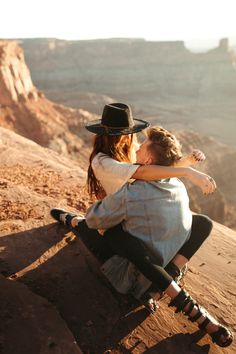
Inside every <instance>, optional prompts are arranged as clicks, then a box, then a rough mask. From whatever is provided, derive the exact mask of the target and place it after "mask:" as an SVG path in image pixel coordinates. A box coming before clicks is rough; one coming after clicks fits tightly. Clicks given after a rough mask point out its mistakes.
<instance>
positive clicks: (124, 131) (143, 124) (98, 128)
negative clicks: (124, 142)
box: [85, 119, 150, 135]
mask: <svg viewBox="0 0 236 354" xmlns="http://www.w3.org/2000/svg"><path fill="white" fill-rule="evenodd" d="M134 123H135V124H134V126H133V127H131V128H112V127H104V126H103V125H102V124H101V119H98V120H93V121H91V122H89V123H87V124H86V126H85V128H86V129H87V130H89V131H90V132H91V133H94V134H97V135H128V134H134V133H138V132H140V131H142V130H144V129H146V128H148V127H149V126H150V123H149V122H147V121H145V120H142V119H134Z"/></svg>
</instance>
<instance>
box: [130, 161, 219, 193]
mask: <svg viewBox="0 0 236 354" xmlns="http://www.w3.org/2000/svg"><path fill="white" fill-rule="evenodd" d="M171 177H186V178H188V179H189V180H190V181H191V182H192V183H193V184H194V185H196V186H198V187H199V188H201V190H202V192H203V193H204V194H210V193H213V192H214V190H215V189H216V183H215V181H214V179H213V178H212V177H210V176H208V175H207V174H205V173H202V172H199V171H197V170H195V169H193V168H191V167H171V166H170V167H169V166H168V167H167V166H159V165H143V166H139V168H138V169H137V170H136V172H135V173H134V174H133V176H132V178H135V179H143V180H146V181H155V180H158V179H165V178H171Z"/></svg>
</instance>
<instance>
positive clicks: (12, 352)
mask: <svg viewBox="0 0 236 354" xmlns="http://www.w3.org/2000/svg"><path fill="white" fill-rule="evenodd" d="M54 42H55V41H54ZM54 42H53V41H52V40H48V41H46V40H45V41H42V47H40V48H38V49H37V51H36V54H35V53H34V51H33V50H32V48H30V46H31V45H34V43H33V41H32V42H31V43H30V41H21V45H22V47H23V48H24V51H25V55H26V58H27V64H28V65H29V68H30V69H29V68H28V66H27V64H26V63H25V58H24V52H23V49H22V48H21V47H20V46H19V44H17V42H15V41H0V125H1V127H0V158H1V166H0V169H1V174H0V190H1V194H0V200H1V210H0V252H1V253H0V272H1V277H0V281H1V292H0V316H1V321H0V353H3V354H38V353H40V354H47V353H58V354H59V353H60V354H61V353H62V354H73V353H89V354H92V353H95V354H100V353H101V354H102V353H104V354H105V353H114V354H116V353H117V354H118V353H134V354H138V353H146V354H147V353H157V354H163V353H171V354H172V353H175V352H179V353H182V354H195V353H196V354H198V353H199V354H200V353H209V354H218V353H227V354H233V353H234V352H235V350H236V346H235V344H233V345H231V346H230V347H229V348H226V349H221V348H219V347H217V346H216V345H214V344H212V343H211V340H210V338H209V337H208V336H207V335H203V333H202V332H200V331H199V330H197V327H196V326H195V325H193V324H192V323H189V322H188V321H187V319H186V318H185V317H184V316H182V315H181V314H174V311H173V309H172V308H168V306H167V304H168V299H167V298H166V297H164V298H163V299H162V300H161V301H160V309H159V310H158V311H157V312H156V313H155V314H153V315H150V314H149V312H148V311H147V310H146V309H145V308H144V307H143V306H142V305H140V304H139V303H137V302H136V301H135V300H134V299H133V298H131V297H128V296H122V295H120V294H118V293H117V292H116V291H115V290H114V289H113V288H112V287H111V285H110V284H109V283H108V281H107V280H106V279H105V278H104V276H103V275H102V274H101V272H100V271H99V267H100V264H99V262H98V260H97V259H95V258H94V256H93V255H92V254H91V253H90V252H89V251H88V249H87V248H86V247H85V246H84V245H83V243H82V242H81V241H80V239H79V237H77V236H76V235H74V234H73V233H72V232H70V230H68V229H67V228H65V227H63V226H61V225H58V224H57V223H55V222H54V221H53V220H52V219H51V217H50V214H49V212H50V209H51V208H52V207H54V206H60V207H64V208H69V209H70V210H71V211H76V210H79V211H81V212H85V211H86V209H87V208H88V206H89V205H90V204H91V201H90V199H89V197H88V195H87V192H86V189H85V181H86V168H87V159H88V154H89V151H90V149H91V137H90V135H89V134H88V133H87V132H86V130H85V128H84V124H85V123H86V122H87V121H89V120H93V119H96V118H97V117H98V114H99V109H100V108H101V106H102V105H103V104H104V103H105V102H109V100H113V99H119V100H120V99H122V98H123V97H121V96H120V94H119V93H118V88H119V85H117V86H116V85H115V87H114V91H112V89H111V88H112V87H111V86H109V84H108V82H107V81H106V80H107V78H106V77H103V80H102V77H101V82H102V84H103V88H102V86H101V88H100V93H98V92H95V91H94V88H93V87H92V86H91V87H90V88H88V86H87V88H85V87H86V85H85V81H86V80H87V82H88V83H89V84H90V85H96V80H95V79H94V76H92V73H91V72H90V76H89V73H88V71H86V65H85V62H86V59H83V60H84V61H83V62H82V63H81V64H80V65H81V66H80V68H78V69H77V70H78V75H81V77H84V81H83V80H82V79H80V80H79V81H78V82H77V83H76V84H75V83H74V82H73V80H72V78H71V77H70V76H67V78H66V79H65V80H64V85H65V86H64V88H63V86H60V85H59V84H58V83H59V81H60V80H61V78H60V76H59V73H61V72H62V71H61V67H60V65H62V60H61V61H60V60H59V59H60V55H59V54H60V53H59V54H58V51H59V52H61V53H64V54H63V55H64V56H67V55H68V52H67V51H66V48H65V46H66V45H59V42H58V43H54ZM45 43H46V44H45ZM50 43H51V44H50ZM52 43H54V44H52ZM137 43H138V44H137V51H138V50H139V49H138V47H139V45H143V43H142V41H140V43H141V44H139V41H138V42H137ZM49 44H50V45H49ZM72 44H73V43H72ZM72 44H71V45H70V46H72V47H73V45H72ZM90 44H91V43H90ZM76 45H77V44H74V46H76ZM95 45H96V43H95ZM121 45H122V41H121ZM125 45H127V44H125ZM27 46H28V48H26V47H27ZM44 46H45V47H44ZM104 46H105V44H104ZM130 46H131V45H130ZM100 47H101V46H100V45H97V47H96V48H95V49H94V50H98V48H100ZM43 48H45V51H43ZM91 48H92V47H90V46H88V47H87V50H88V52H89V53H90V56H91V58H92V56H93V55H92V53H91V50H92V49H91ZM101 48H102V47H101ZM114 48H115V49H116V50H118V49H119V46H118V49H117V46H115V45H114ZM178 48H179V49H178ZM35 50H36V49H35ZM103 50H104V51H105V49H103ZM166 50H167V46H163V51H166ZM171 50H173V51H174V49H171ZM175 50H176V52H177V54H175V55H176V56H177V57H178V56H179V62H181V63H182V52H183V46H182V43H176V48H175ZM49 51H51V53H52V55H53V58H54V61H52V60H51V59H50V58H49V59H48V60H46V58H47V57H48V55H49V54H48V52H49ZM216 52H217V55H218V58H219V60H220V61H221V63H223V64H222V70H220V72H221V74H222V75H223V74H224V73H225V72H227V73H228V74H227V75H228V76H227V75H226V76H227V80H228V81H227V80H226V81H225V84H224V85H225V86H224V87H223V88H222V87H221V84H220V83H221V82H222V80H220V78H219V86H218V87H217V90H218V95H219V96H218V98H219V97H221V94H222V92H223V91H225V90H226V89H225V87H226V86H227V85H228V86H227V87H228V89H229V90H230V92H233V93H234V95H235V92H236V91H235V88H236V80H234V79H233V75H232V73H233V71H232V70H233V66H230V64H227V65H228V66H227V65H226V64H225V62H230V61H229V60H228V59H226V58H229V57H231V58H234V56H233V53H229V52H228V50H227V43H225V41H222V42H221V44H220V46H219V48H218V49H217V50H216ZM29 53H31V55H32V57H31V59H30V56H29ZM178 53H179V54H178ZM222 53H224V54H222ZM40 55H44V56H45V61H43V60H42V58H41V57H40ZM168 55H169V54H168ZM189 55H190V54H189V53H186V57H187V56H189ZM209 55H212V57H214V55H213V54H212V53H211V54H209ZM147 56H148V53H147ZM68 57H69V58H70V59H71V61H73V60H72V56H71V55H69V56H68ZM81 57H82V56H81ZM168 57H169V56H168ZM75 58H79V57H78V56H77V55H75V57H74V60H75ZM214 58H215V57H214ZM222 58H224V59H222ZM154 59H155V58H153V63H156V59H155V60H154ZM205 59H206V57H204V56H202V57H201V60H202V62H203V61H204V60H205ZM57 60H58V61H57ZM194 60H195V59H194ZM214 60H215V59H214ZM227 60H228V61H227ZM232 60H233V59H232ZM39 62H41V66H39ZM58 63H61V64H60V65H59V64H58ZM98 63H99V61H98ZM119 63H120V69H119V70H122V69H123V66H122V62H119ZM88 64H89V65H91V68H93V70H94V71H98V68H97V67H93V66H92V63H88ZM131 64H132V63H130V65H131ZM231 64H232V63H231ZM47 65H49V66H50V67H51V69H50V70H51V75H46V72H47V70H49V67H48V66H47ZM89 65H88V66H89ZM100 65H101V66H102V65H104V64H103V61H102V59H101V61H100ZM114 65H115V64H114ZM116 65H118V64H116ZM181 65H183V64H181ZM184 65H185V64H184ZM201 65H202V67H203V64H201ZM43 66H44V67H45V74H44V72H43ZM35 68H38V69H37V70H38V72H37V70H35ZM52 68H53V70H52ZM173 68H174V67H173ZM218 68H219V67H218ZM111 69H112V68H111ZM213 69H214V68H212V71H214V70H213ZM57 70H58V71H57ZM64 70H65V71H64V73H65V72H66V68H65V69H64ZM91 70H92V69H91ZM173 70H174V69H173ZM202 70H203V69H202ZM217 70H218V69H217ZM102 72H103V71H102V70H101V71H100V75H102V74H101V73H102ZM160 72H161V71H160ZM160 72H159V75H160ZM189 72H190V71H189ZM162 74H163V75H165V71H162ZM31 75H32V77H33V80H32V79H31ZM37 75H38V78H37ZM140 75H141V73H140ZM142 75H143V74H142ZM211 75H212V77H214V75H215V74H214V73H213V72H212V73H211ZM118 76H119V75H118ZM47 77H48V79H49V80H48V81H47V80H46V78H47ZM86 77H87V79H85V78H86ZM56 78H58V80H59V81H57V80H56ZM75 78H76V76H75ZM93 79H94V82H93ZM185 79H186V78H185ZM185 79H183V81H184V80H185ZM40 80H41V83H40ZM76 80H77V78H76ZM166 80H167V78H166ZM194 80H195V79H194V76H193V77H192V81H193V82H194ZM199 80H200V78H199ZM167 81H168V80H167ZM200 81H201V80H200ZM53 82H54V83H53ZM69 82H71V85H74V84H75V85H78V87H79V91H80V92H81V94H80V97H81V101H79V103H80V102H87V104H88V106H86V104H82V103H81V104H78V103H76V105H73V104H69V103H68V102H69V101H68V99H69V98H68V97H69V91H70V87H69V86H67V84H66V83H69ZM130 82H132V80H131V78H130ZM47 85H48V86H47ZM122 85H123V86H124V88H125V85H124V82H122ZM133 85H134V83H133ZM176 85H177V83H176ZM205 85H206V86H204V87H205V90H206V87H207V85H210V80H209V77H208V79H207V78H206V82H205ZM234 85H235V86H234ZM44 86H45V87H44ZM105 86H106V87H107V89H106V90H105V89H104V87H105ZM134 86H135V85H134ZM182 86H183V87H184V85H182ZM53 87H54V88H53ZM135 87H136V86H135ZM169 87H170V88H169V89H170V90H171V87H172V85H170V86H169ZM116 88H117V92H116V91H115V89H116ZM150 88H151V86H150ZM172 88H173V87H172ZM173 89H174V88H173ZM176 89H178V90H179V89H180V88H179V87H178V88H176ZM53 90H55V92H56V95H57V99H54V98H53V97H52V92H53ZM63 90H64V92H65V95H64V97H65V99H66V101H65V102H63V101H61V100H60V97H62V96H63ZM103 90H104V91H103ZM109 90H110V91H109ZM196 90H199V88H196ZM89 91H91V92H93V94H91V95H90V96H89V95H88V94H87V92H89ZM186 91H188V89H186ZM74 92H77V91H76V90H74ZM128 92H130V88H127V91H124V93H123V94H124V95H125V97H126V101H127V100H128V101H130V102H131V104H133V105H134V110H135V112H136V114H137V116H138V117H140V118H141V117H143V116H145V117H147V116H148V114H149V113H151V115H150V121H152V122H154V118H152V117H154V114H155V112H156V109H157V107H164V106H163V103H160V102H156V103H155V105H154V106H153V110H152V109H151V106H150V105H149V106H147V108H146V112H145V109H143V108H142V107H144V104H143V105H142V102H141V101H140V103H139V104H138V103H137V101H133V102H132V95H131V94H130V96H128ZM179 92H181V90H180V91H179ZM185 93H186V92H185ZM133 94H134V92H133ZM136 94H140V96H141V93H138V92H136ZM189 94H190V91H189ZM60 95H61V96H60ZM76 95H77V94H76ZM97 95H98V96H97ZM126 95H127V96H126ZM204 95H205V94H204ZM209 95H210V93H209ZM225 95H227V93H226V92H225ZM134 96H135V95H134ZM134 96H133V97H134ZM147 96H149V95H148V93H147ZM183 96H184V95H183ZM194 96H195V95H194V94H193V99H194ZM228 96H229V97H228V101H227V100H225V96H223V98H222V100H223V101H224V104H225V107H226V106H227V110H226V111H225V122H226V121H227V122H228V121H231V123H230V124H232V125H228V124H225V126H226V128H225V130H223V129H221V130H220V133H221V134H220V139H219V140H217V136H215V135H214V134H213V133H212V134H211V131H210V130H207V134H205V135H203V134H202V131H201V129H199V130H197V131H193V125H194V124H193V123H194V121H192V122H188V123H186V122H187V121H186V119H187V116H188V110H186V115H185V118H184V117H183V120H182V119H181V120H178V119H177V118H176V117H177V116H176V115H175V114H176V113H177V111H178V110H177V108H176V109H175V110H174V112H175V114H172V113H173V107H174V106H171V104H175V103H174V102H173V101H171V104H170V110H169V111H168V112H167V111H166V116H165V115H164V116H163V115H162V117H163V118H165V119H166V120H167V116H168V115H169V116H171V117H173V120H171V119H170V120H168V122H167V124H165V126H167V127H168V128H170V127H172V129H177V128H178V131H177V135H178V137H179V138H180V140H181V142H182V143H183V148H184V151H185V152H189V151H190V150H191V149H193V148H196V147H198V148H201V149H202V150H203V151H204V152H205V154H206V156H207V160H206V162H204V163H203V164H202V166H200V167H199V168H201V169H202V170H203V171H206V172H208V173H210V174H211V175H212V176H214V178H215V179H216V181H217V185H218V190H217V192H215V193H214V194H213V195H211V196H208V197H203V196H202V195H201V192H200V190H198V189H196V188H195V187H193V186H191V185H190V184H187V187H188V190H189V194H190V197H191V208H192V210H193V211H195V212H204V213H206V214H208V215H209V216H211V217H212V219H213V220H214V228H213V232H212V235H211V237H210V238H209V239H208V240H207V242H206V244H204V247H202V249H201V250H200V251H199V252H198V254H197V255H196V256H195V257H194V258H193V259H192V260H191V262H190V264H189V272H188V273H187V275H186V278H185V287H186V289H187V290H188V291H189V292H190V293H191V295H192V296H193V297H194V298H196V300H197V301H199V302H200V303H201V304H202V305H203V306H204V307H206V308H207V309H208V310H209V311H210V312H211V313H212V314H214V315H215V316H216V317H217V318H218V319H219V320H220V321H221V322H222V323H224V324H225V325H227V326H229V327H230V328H231V329H232V330H233V331H234V332H235V330H236V315H235V311H234V306H235V296H236V287H235V278H236V268H235V252H234V249H235V243H236V232H235V229H236V220H235V209H236V200H235V198H236V197H235V194H234V191H235V183H234V181H235V177H236V166H235V161H236V159H235V156H236V150H235V147H234V143H235V141H234V139H233V136H234V131H233V129H232V127H233V126H235V120H233V118H232V117H233V116H234V113H235V102H234V101H233V94H232V99H231V98H230V95H228ZM76 97H77V96H73V95H72V96H71V99H72V100H74V99H75V100H76V102H77V98H76ZM82 97H84V98H85V100H84V101H83V100H82ZM88 97H89V99H88ZM173 97H174V92H173ZM90 98H92V99H91V100H90ZM208 98H209V96H208ZM51 99H53V101H52V100H51ZM150 99H151V98H150ZM215 100H216V97H213V98H212V101H211V100H210V98H209V100H208V99H206V100H205V102H204V103H201V104H205V105H206V106H207V107H209V102H210V106H211V107H213V102H215ZM54 101H56V102H57V103H55V102H54ZM91 101H93V102H95V103H94V104H91ZM74 102H75V101H74ZM153 102H154V100H153ZM217 103H218V104H220V102H219V100H218V101H217ZM62 104H66V105H68V106H73V108H69V107H66V106H64V105H62ZM90 104H91V107H92V108H93V109H91V112H90V111H89V105H90ZM194 104H195V103H194ZM224 104H223V107H224ZM178 105H179V103H178ZM165 107H167V102H166V106H165ZM176 107H177V106H176ZM183 107H184V106H183V105H182V106H181V109H180V111H179V112H180V114H181V117H182V113H183V111H182V110H183V109H184V108H183ZM189 107H190V106H189ZM199 107H200V106H199ZM201 107H202V106H201ZM218 108H219V106H218ZM216 111H217V105H216V107H214V111H212V114H213V113H214V112H216ZM148 112H149V113H148ZM159 112H161V110H159ZM163 112H164V108H163ZM163 112H162V113H163ZM191 112H192V111H191ZM170 113H171V114H170ZM207 114H208V115H207V116H205V117H201V118H202V119H203V120H204V119H207V117H209V111H208V113H207ZM219 114H220V113H219ZM213 115H214V114H213ZM191 117H192V116H191ZM218 117H219V116H218ZM156 118H158V117H155V119H156ZM155 122H157V121H156V120H155ZM161 123H162V124H163V125H164V122H161ZM212 124H213V125H214V123H212ZM200 125H202V122H201V123H199V126H200ZM196 126H197V125H196ZM214 126H215V125H214ZM230 127H231V129H230ZM187 128H191V129H192V130H188V129H187ZM227 129H228V130H229V131H230V134H231V135H229V141H228V142H229V143H228V144H226V143H225V141H224V139H226V136H227Z"/></svg>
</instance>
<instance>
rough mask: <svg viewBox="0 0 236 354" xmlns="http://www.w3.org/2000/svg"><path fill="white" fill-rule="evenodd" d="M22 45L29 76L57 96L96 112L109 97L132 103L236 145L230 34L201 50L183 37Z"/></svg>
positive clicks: (152, 114) (156, 119) (234, 75)
mask: <svg viewBox="0 0 236 354" xmlns="http://www.w3.org/2000/svg"><path fill="white" fill-rule="evenodd" d="M19 43H20V45H21V46H22V47H23V48H24V51H25V56H26V61H27V64H28V66H29V68H30V71H31V74H32V77H33V81H34V82H35V84H36V85H37V87H39V88H40V89H41V90H43V91H44V92H46V94H47V96H48V97H49V98H51V99H52V100H54V101H56V102H59V103H62V104H66V105H68V106H71V107H76V108H77V107H83V108H85V109H87V110H89V111H91V110H92V111H93V112H95V113H100V112H101V109H102V106H103V104H104V101H105V100H106V97H107V96H108V97H112V98H113V99H114V100H118V101H125V102H128V103H130V104H131V105H132V106H133V107H134V108H135V112H137V113H138V114H139V115H143V116H144V117H153V122H160V120H161V121H163V122H166V121H168V122H170V123H176V122H178V124H179V125H180V126H181V127H182V128H183V127H185V128H186V127H188V128H190V129H193V130H197V131H199V132H200V133H204V134H210V135H213V136H214V137H216V138H217V139H219V140H220V141H222V142H224V143H226V144H231V145H232V146H234V147H236V142H235V137H234V131H235V111H236V100H235V93H236V69H235V54H234V52H233V51H231V50H230V48H229V47H228V41H227V39H223V40H221V41H220V43H219V46H218V47H217V48H215V49H212V50H210V51H208V52H207V53H198V54H194V53H192V52H190V51H189V50H187V49H186V48H185V46H184V42H181V41H179V42H148V41H144V40H131V39H130V40H128V39H113V40H112V39H111V40H93V41H62V40H56V39H30V40H20V41H19ZM108 101H109V98H108Z"/></svg>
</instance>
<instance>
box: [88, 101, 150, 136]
mask: <svg viewBox="0 0 236 354" xmlns="http://www.w3.org/2000/svg"><path fill="white" fill-rule="evenodd" d="M149 125H150V124H149V123H148V122H146V121H145V120H141V119H134V118H133V115H132V111H131V108H130V107H129V106H128V105H127V104H124V103H111V104H106V105H105V107H104V109H103V113H102V118H101V119H98V120H93V121H91V122H89V123H87V125H86V126H85V127H86V129H88V130H89V131H90V132H92V133H94V134H98V135H126V134H133V133H137V132H140V131H141V130H143V129H146V128H147V127H149Z"/></svg>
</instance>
